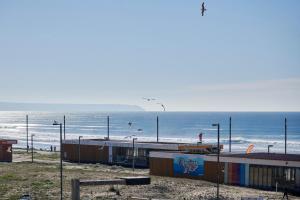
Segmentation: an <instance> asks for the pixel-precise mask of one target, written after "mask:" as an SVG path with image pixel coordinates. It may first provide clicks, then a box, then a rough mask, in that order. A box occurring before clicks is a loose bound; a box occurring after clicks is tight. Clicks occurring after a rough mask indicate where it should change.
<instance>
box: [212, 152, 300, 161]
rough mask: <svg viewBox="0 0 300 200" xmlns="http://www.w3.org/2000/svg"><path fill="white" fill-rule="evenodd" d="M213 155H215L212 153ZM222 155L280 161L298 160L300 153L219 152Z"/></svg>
mask: <svg viewBox="0 0 300 200" xmlns="http://www.w3.org/2000/svg"><path fill="white" fill-rule="evenodd" d="M214 156H215V155H214ZM220 156H222V157H234V158H249V159H264V160H281V161H300V154H282V153H263V152H259V153H250V154H242V153H238V154H235V153H231V154H225V153H224V154H221V155H220Z"/></svg>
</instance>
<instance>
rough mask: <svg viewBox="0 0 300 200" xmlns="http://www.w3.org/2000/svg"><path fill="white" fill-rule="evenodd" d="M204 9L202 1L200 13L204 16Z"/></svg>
mask: <svg viewBox="0 0 300 200" xmlns="http://www.w3.org/2000/svg"><path fill="white" fill-rule="evenodd" d="M205 11H206V8H205V6H204V2H203V3H202V7H201V14H202V16H204V12H205Z"/></svg>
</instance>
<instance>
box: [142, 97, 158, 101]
mask: <svg viewBox="0 0 300 200" xmlns="http://www.w3.org/2000/svg"><path fill="white" fill-rule="evenodd" d="M143 99H145V100H146V101H155V100H156V99H154V98H146V97H143Z"/></svg>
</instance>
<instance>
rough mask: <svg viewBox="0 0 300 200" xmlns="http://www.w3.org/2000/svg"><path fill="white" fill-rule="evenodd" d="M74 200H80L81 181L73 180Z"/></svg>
mask: <svg viewBox="0 0 300 200" xmlns="http://www.w3.org/2000/svg"><path fill="white" fill-rule="evenodd" d="M71 184H72V200H80V181H79V179H72V180H71Z"/></svg>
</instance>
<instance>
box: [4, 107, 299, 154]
mask: <svg viewBox="0 0 300 200" xmlns="http://www.w3.org/2000/svg"><path fill="white" fill-rule="evenodd" d="M26 115H28V118H29V129H28V130H29V146H31V140H30V136H31V135H32V134H34V136H33V139H34V147H35V148H38V149H39V148H42V149H49V148H50V145H53V146H56V147H57V148H59V127H58V126H53V121H54V120H56V121H58V122H60V123H63V116H64V115H65V117H66V126H65V133H66V139H78V137H79V136H83V139H88V138H104V137H106V136H107V116H110V138H112V139H128V140H129V139H130V138H129V137H127V136H130V135H136V136H135V137H137V138H138V140H139V141H145V140H147V141H156V117H157V116H158V117H159V141H169V142H189V143H196V142H198V141H199V139H198V135H199V133H203V143H216V142H217V130H216V128H215V127H212V124H213V123H219V124H220V143H221V144H224V151H225V152H226V151H228V147H229V145H228V144H229V117H231V118H232V150H233V151H235V152H245V151H246V149H247V147H248V146H249V145H250V144H253V145H254V149H253V151H255V152H261V151H263V152H266V151H267V147H268V145H273V147H272V148H271V152H278V153H279V152H282V153H284V132H285V129H284V119H285V118H287V151H288V153H300V113H299V112H111V113H102V112H65V113H54V112H4V111H3V112H2V111H0V138H5V139H17V140H18V144H17V145H16V147H23V148H25V147H26V145H27V134H26ZM129 122H130V123H129Z"/></svg>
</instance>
